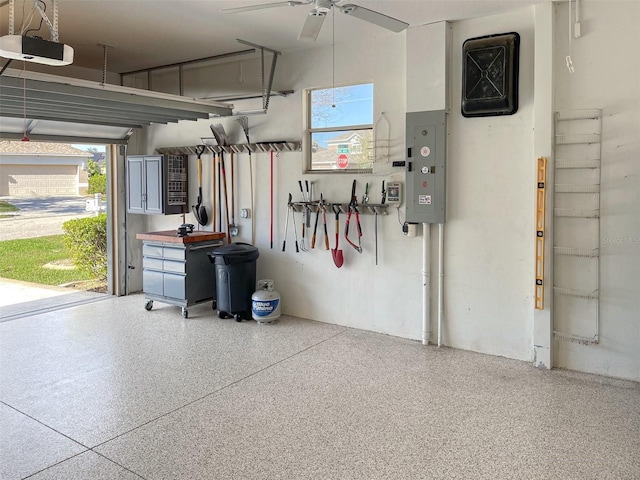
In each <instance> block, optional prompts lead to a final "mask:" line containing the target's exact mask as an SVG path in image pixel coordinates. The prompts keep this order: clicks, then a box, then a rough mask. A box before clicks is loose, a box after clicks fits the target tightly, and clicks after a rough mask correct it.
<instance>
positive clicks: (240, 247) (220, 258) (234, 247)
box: [208, 242, 260, 265]
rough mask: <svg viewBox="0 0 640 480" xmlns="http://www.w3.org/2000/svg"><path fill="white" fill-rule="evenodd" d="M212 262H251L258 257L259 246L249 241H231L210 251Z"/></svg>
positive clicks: (226, 263) (227, 263)
mask: <svg viewBox="0 0 640 480" xmlns="http://www.w3.org/2000/svg"><path fill="white" fill-rule="evenodd" d="M208 255H209V260H210V261H211V263H216V262H215V260H216V259H217V263H218V264H219V265H221V264H223V263H224V264H225V265H230V264H234V263H249V262H252V261H254V260H256V259H257V258H258V256H259V255H260V252H259V250H258V248H257V247H254V246H253V245H250V244H248V243H241V242H239V243H231V244H229V245H224V246H222V247H218V248H216V249H215V250H212V251H211V252H209V253H208Z"/></svg>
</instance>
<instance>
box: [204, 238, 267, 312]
mask: <svg viewBox="0 0 640 480" xmlns="http://www.w3.org/2000/svg"><path fill="white" fill-rule="evenodd" d="M208 255H209V261H210V262H211V263H213V264H214V265H215V270H216V286H215V288H216V295H215V298H216V304H217V305H216V307H217V309H218V317H220V318H229V317H231V316H233V317H235V319H236V321H238V322H240V321H242V319H246V320H251V318H252V316H251V295H253V293H254V292H255V291H256V260H257V259H258V256H259V252H258V249H257V248H256V247H254V246H253V245H250V244H248V243H232V244H230V245H225V246H223V247H219V248H217V249H215V250H213V251H211V252H209V253H208Z"/></svg>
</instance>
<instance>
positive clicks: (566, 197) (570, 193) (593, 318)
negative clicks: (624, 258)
mask: <svg viewBox="0 0 640 480" xmlns="http://www.w3.org/2000/svg"><path fill="white" fill-rule="evenodd" d="M555 131H556V138H555V146H556V160H555V162H554V182H555V184H554V212H553V213H554V215H553V217H554V228H553V232H554V234H553V255H554V275H553V277H554V278H553V293H554V332H553V333H554V336H555V338H556V339H558V340H563V341H569V342H574V343H580V344H585V345H590V344H596V343H598V342H599V335H600V182H601V173H600V172H601V161H602V158H601V157H602V148H601V142H602V111H601V110H600V109H585V110H567V111H559V112H556V115H555Z"/></svg>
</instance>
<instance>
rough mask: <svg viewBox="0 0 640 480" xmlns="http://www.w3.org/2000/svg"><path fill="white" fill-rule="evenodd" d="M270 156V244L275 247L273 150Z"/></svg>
mask: <svg viewBox="0 0 640 480" xmlns="http://www.w3.org/2000/svg"><path fill="white" fill-rule="evenodd" d="M269 158H270V160H271V161H270V165H269V168H270V170H269V171H270V176H269V189H270V195H271V197H270V202H271V204H270V214H271V217H270V223H269V240H270V245H271V248H272V249H273V150H271V151H270V152H269Z"/></svg>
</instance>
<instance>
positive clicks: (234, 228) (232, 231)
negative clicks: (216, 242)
mask: <svg viewBox="0 0 640 480" xmlns="http://www.w3.org/2000/svg"><path fill="white" fill-rule="evenodd" d="M234 163H235V162H234V158H233V152H231V223H230V224H229V234H230V235H231V236H232V237H235V236H236V235H238V225H237V224H236V200H235V189H236V187H235V176H234V167H233V164H234Z"/></svg>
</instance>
